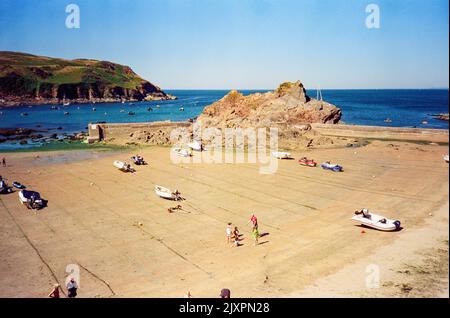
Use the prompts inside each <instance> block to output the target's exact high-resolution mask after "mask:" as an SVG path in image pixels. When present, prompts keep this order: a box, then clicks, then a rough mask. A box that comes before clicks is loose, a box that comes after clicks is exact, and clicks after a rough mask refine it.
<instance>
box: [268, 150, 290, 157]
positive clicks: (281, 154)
mask: <svg viewBox="0 0 450 318" xmlns="http://www.w3.org/2000/svg"><path fill="white" fill-rule="evenodd" d="M272 156H273V157H275V158H277V159H291V153H290V152H284V151H274V152H272Z"/></svg>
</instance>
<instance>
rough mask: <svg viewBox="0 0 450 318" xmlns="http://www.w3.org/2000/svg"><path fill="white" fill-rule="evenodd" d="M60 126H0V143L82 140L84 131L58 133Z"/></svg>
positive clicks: (43, 142) (42, 142) (85, 134)
mask: <svg viewBox="0 0 450 318" xmlns="http://www.w3.org/2000/svg"><path fill="white" fill-rule="evenodd" d="M62 129H63V128H62V127H56V128H48V129H31V128H0V144H2V143H7V142H8V143H13V144H17V143H18V144H20V145H27V144H29V143H30V142H31V143H40V144H47V143H51V142H63V141H75V140H80V141H81V140H84V139H85V138H86V136H87V133H86V132H78V133H66V132H63V133H58V131H60V130H62Z"/></svg>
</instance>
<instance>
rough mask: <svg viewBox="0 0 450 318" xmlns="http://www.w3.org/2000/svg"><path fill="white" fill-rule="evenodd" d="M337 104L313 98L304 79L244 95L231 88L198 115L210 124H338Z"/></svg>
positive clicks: (240, 125) (269, 125) (266, 125)
mask: <svg viewBox="0 0 450 318" xmlns="http://www.w3.org/2000/svg"><path fill="white" fill-rule="evenodd" d="M341 115H342V114H341V110H340V109H339V108H337V107H336V106H334V105H332V104H330V103H327V102H324V101H320V100H316V99H312V98H310V97H309V96H308V95H307V94H306V90H305V88H304V87H303V84H302V83H301V82H300V81H297V82H295V83H289V82H287V83H283V84H281V85H280V87H278V89H276V90H275V91H273V92H268V93H264V94H261V93H256V94H251V95H248V96H244V95H242V94H241V93H239V92H237V91H231V92H230V93H228V94H227V95H226V96H224V97H223V98H222V99H221V100H219V101H217V102H215V103H213V104H211V105H210V106H208V107H206V108H205V109H204V111H203V113H202V114H201V115H200V116H199V117H198V120H199V121H201V122H202V125H204V126H206V127H209V126H210V127H217V128H225V127H230V128H231V127H271V126H279V125H298V124H307V123H330V124H336V123H338V122H339V120H340V119H341Z"/></svg>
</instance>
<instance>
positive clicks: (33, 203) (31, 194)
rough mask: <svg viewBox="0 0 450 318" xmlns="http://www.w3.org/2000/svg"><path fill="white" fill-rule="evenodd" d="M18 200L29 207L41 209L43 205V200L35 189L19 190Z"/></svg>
mask: <svg viewBox="0 0 450 318" xmlns="http://www.w3.org/2000/svg"><path fill="white" fill-rule="evenodd" d="M19 201H20V203H21V204H25V205H26V206H27V207H28V208H29V209H41V208H43V207H44V201H43V200H42V198H41V195H40V194H39V193H38V192H36V191H27V190H22V191H20V192H19Z"/></svg>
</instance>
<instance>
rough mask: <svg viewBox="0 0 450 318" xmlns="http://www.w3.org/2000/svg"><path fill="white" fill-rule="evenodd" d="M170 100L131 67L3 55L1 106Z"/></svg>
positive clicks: (0, 82) (76, 60)
mask: <svg viewBox="0 0 450 318" xmlns="http://www.w3.org/2000/svg"><path fill="white" fill-rule="evenodd" d="M169 99H176V97H175V96H172V95H170V94H167V93H165V92H164V91H163V90H161V88H159V87H158V86H156V85H154V84H152V83H150V82H149V81H146V80H144V79H143V78H141V77H140V76H139V75H137V74H136V73H135V72H133V70H132V69H131V68H130V67H129V66H125V65H120V64H116V63H112V62H108V61H97V60H91V59H75V60H65V59H59V58H51V57H45V56H36V55H31V54H26V53H19V52H8V51H0V106H19V105H39V104H61V103H63V104H64V103H66V104H67V103H104V102H122V101H143V100H169Z"/></svg>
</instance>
